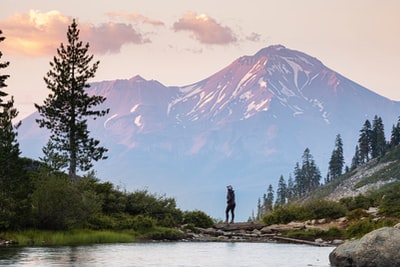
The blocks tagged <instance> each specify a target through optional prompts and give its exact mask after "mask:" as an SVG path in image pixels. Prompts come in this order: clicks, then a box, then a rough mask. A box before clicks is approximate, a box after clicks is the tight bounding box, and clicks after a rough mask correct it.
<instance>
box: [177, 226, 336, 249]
mask: <svg viewBox="0 0 400 267" xmlns="http://www.w3.org/2000/svg"><path fill="white" fill-rule="evenodd" d="M316 227H317V226H316V225H315V224H314V225H312V224H311V223H309V222H292V223H289V224H276V225H269V226H267V225H266V224H263V223H254V222H240V223H233V224H216V225H214V226H213V227H211V228H207V229H203V228H196V231H188V232H187V235H186V238H185V239H184V240H183V241H192V242H193V241H198V242H271V243H272V242H275V243H278V242H279V243H299V244H307V245H313V246H337V245H340V244H342V243H343V240H333V241H327V240H323V239H321V238H318V239H316V240H314V241H310V240H302V239H295V238H288V237H284V236H282V234H281V233H282V232H283V231H287V230H306V229H315V228H316ZM321 227H322V226H321Z"/></svg>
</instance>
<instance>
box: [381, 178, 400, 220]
mask: <svg viewBox="0 0 400 267" xmlns="http://www.w3.org/2000/svg"><path fill="white" fill-rule="evenodd" d="M379 211H380V213H382V214H384V215H387V216H396V217H400V184H395V185H393V186H392V187H390V188H388V189H386V190H385V191H384V192H383V196H382V198H381V203H380V206H379Z"/></svg>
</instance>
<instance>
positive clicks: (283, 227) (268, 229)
mask: <svg viewBox="0 0 400 267" xmlns="http://www.w3.org/2000/svg"><path fill="white" fill-rule="evenodd" d="M305 228H306V225H305V223H303V222H290V223H288V224H272V225H269V226H265V227H263V228H262V229H261V233H263V234H271V233H277V232H281V231H287V230H302V229H305Z"/></svg>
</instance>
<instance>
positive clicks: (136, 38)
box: [1, 10, 149, 56]
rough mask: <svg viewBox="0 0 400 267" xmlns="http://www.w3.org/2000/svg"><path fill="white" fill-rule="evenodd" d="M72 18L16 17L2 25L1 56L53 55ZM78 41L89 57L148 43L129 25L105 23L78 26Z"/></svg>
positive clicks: (32, 13) (54, 14) (52, 15)
mask: <svg viewBox="0 0 400 267" xmlns="http://www.w3.org/2000/svg"><path fill="white" fill-rule="evenodd" d="M71 22H72V18H70V17H68V16H65V15H63V14H61V13H60V12H59V11H49V12H47V13H41V12H40V11H38V10H30V11H29V12H28V13H23V14H16V15H14V16H13V17H10V18H8V19H6V20H3V21H1V25H2V30H3V36H4V37H6V41H5V42H4V50H3V51H4V52H5V53H8V54H14V55H28V56H44V55H54V54H55V52H56V49H57V48H58V47H59V46H60V43H66V42H67V40H66V34H67V29H68V25H70V24H71ZM78 28H79V29H80V30H81V34H80V39H81V40H82V41H83V42H84V43H86V42H89V44H90V47H91V50H90V51H91V52H92V53H99V54H104V53H107V52H110V53H116V52H119V50H120V49H121V47H122V45H124V44H127V43H134V44H142V43H147V42H149V40H148V39H145V38H143V36H142V34H140V33H139V32H138V31H136V30H135V29H134V28H133V27H132V26H131V25H127V24H123V23H107V24H102V25H100V26H94V25H92V24H89V23H82V24H81V23H79V21H78Z"/></svg>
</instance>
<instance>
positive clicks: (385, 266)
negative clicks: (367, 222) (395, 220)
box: [329, 227, 400, 267]
mask: <svg viewBox="0 0 400 267" xmlns="http://www.w3.org/2000/svg"><path fill="white" fill-rule="evenodd" d="M399 251H400V229H399V228H397V227H383V228H380V229H377V230H375V231H372V232H370V233H368V234H366V235H365V236H363V237H362V238H360V239H358V240H352V241H347V242H345V243H343V244H342V245H339V246H338V247H337V248H335V249H334V250H333V251H332V252H331V253H330V255H329V261H330V263H331V265H332V266H336V267H394V266H400V257H399Z"/></svg>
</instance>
